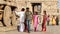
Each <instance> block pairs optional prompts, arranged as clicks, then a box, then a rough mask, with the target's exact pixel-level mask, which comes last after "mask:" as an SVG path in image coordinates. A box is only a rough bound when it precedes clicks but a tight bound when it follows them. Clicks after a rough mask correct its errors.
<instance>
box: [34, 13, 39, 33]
mask: <svg viewBox="0 0 60 34" xmlns="http://www.w3.org/2000/svg"><path fill="white" fill-rule="evenodd" d="M33 19H34V31H35V32H36V31H37V27H38V13H37V12H35V14H34V15H33Z"/></svg>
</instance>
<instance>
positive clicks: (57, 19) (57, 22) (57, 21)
mask: <svg viewBox="0 0 60 34" xmlns="http://www.w3.org/2000/svg"><path fill="white" fill-rule="evenodd" d="M56 25H59V18H58V16H57V17H56Z"/></svg>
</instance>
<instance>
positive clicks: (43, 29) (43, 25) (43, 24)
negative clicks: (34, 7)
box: [42, 11, 47, 31]
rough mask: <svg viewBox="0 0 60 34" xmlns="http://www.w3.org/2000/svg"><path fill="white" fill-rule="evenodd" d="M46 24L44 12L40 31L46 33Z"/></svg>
mask: <svg viewBox="0 0 60 34" xmlns="http://www.w3.org/2000/svg"><path fill="white" fill-rule="evenodd" d="M46 22H47V14H46V11H44V15H43V23H42V31H46Z"/></svg>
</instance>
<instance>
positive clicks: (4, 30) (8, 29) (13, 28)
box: [0, 26, 17, 32]
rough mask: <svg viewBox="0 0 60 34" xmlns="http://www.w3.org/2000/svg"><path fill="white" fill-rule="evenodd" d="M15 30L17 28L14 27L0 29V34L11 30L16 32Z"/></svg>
mask: <svg viewBox="0 0 60 34" xmlns="http://www.w3.org/2000/svg"><path fill="white" fill-rule="evenodd" d="M16 29H17V27H14V26H9V27H0V32H6V31H12V30H16Z"/></svg>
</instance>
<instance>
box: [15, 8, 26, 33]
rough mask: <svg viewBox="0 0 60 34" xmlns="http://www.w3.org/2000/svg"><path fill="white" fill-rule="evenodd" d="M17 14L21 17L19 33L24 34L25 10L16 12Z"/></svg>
mask: <svg viewBox="0 0 60 34" xmlns="http://www.w3.org/2000/svg"><path fill="white" fill-rule="evenodd" d="M15 13H16V15H18V16H19V22H20V23H19V31H20V32H24V21H25V9H24V8H22V9H21V11H20V12H16V11H15Z"/></svg>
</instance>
